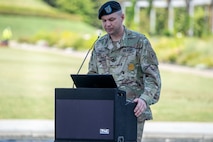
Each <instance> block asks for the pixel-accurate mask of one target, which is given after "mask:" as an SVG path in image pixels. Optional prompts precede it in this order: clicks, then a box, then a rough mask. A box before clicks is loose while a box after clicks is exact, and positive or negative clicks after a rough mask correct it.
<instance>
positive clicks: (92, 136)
mask: <svg viewBox="0 0 213 142" xmlns="http://www.w3.org/2000/svg"><path fill="white" fill-rule="evenodd" d="M135 105H136V104H135V103H132V102H126V94H125V92H124V91H121V90H119V89H117V88H55V142H136V141H137V118H136V117H135V115H134V112H133V110H134V108H135Z"/></svg>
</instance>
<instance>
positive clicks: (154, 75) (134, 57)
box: [88, 1, 161, 142]
mask: <svg viewBox="0 0 213 142" xmlns="http://www.w3.org/2000/svg"><path fill="white" fill-rule="evenodd" d="M98 18H99V19H100V20H101V21H102V26H103V28H104V30H105V31H106V32H107V34H106V35H104V36H103V37H101V38H100V39H99V40H98V41H97V42H96V43H95V45H94V49H93V51H92V55H91V59H90V62H89V71H88V73H89V74H112V75H113V77H114V79H115V81H116V84H117V86H118V88H119V89H120V90H124V91H126V98H127V101H133V102H135V103H137V105H136V107H135V109H134V114H135V116H136V117H137V120H138V123H137V142H141V140H142V134H143V128H144V123H145V120H150V119H152V112H151V109H150V105H152V104H155V103H156V102H158V100H159V97H160V90H161V78H160V72H159V69H158V60H157V57H156V54H155V52H154V50H153V49H152V46H151V44H150V42H149V40H148V39H147V38H146V37H145V35H143V34H140V33H137V32H134V31H131V30H129V29H127V28H126V27H125V26H124V25H123V20H124V14H123V12H122V9H121V6H120V4H119V3H118V2H116V1H108V2H106V3H105V4H103V5H102V6H101V7H100V9H99V13H98Z"/></svg>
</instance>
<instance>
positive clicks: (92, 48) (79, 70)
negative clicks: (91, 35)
mask: <svg viewBox="0 0 213 142" xmlns="http://www.w3.org/2000/svg"><path fill="white" fill-rule="evenodd" d="M100 37H101V33H99V35H98V37H97V39H96V40H95V41H94V42H93V44H92V46H91V47H90V48H89V50H88V51H87V54H86V56H85V57H84V60H83V62H82V63H81V66H80V68H79V69H78V72H77V74H79V72H80V71H81V68H82V67H83V65H84V62H85V61H86V59H87V56H88V55H89V52H90V51H91V50H92V49H93V47H94V45H95V43H96V41H97V40H98V39H99V38H100ZM72 88H74V82H73V86H72Z"/></svg>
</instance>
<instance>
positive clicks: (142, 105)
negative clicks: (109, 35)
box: [134, 98, 147, 117]
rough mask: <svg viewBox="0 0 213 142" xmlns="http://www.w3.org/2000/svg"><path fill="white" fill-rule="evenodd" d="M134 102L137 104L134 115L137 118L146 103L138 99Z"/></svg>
mask: <svg viewBox="0 0 213 142" xmlns="http://www.w3.org/2000/svg"><path fill="white" fill-rule="evenodd" d="M134 102H135V103H137V105H136V107H135V109H134V113H135V116H136V117H139V116H140V115H141V114H142V113H143V112H144V111H145V109H146V107H147V106H146V102H145V101H144V100H142V99H140V98H136V99H134Z"/></svg>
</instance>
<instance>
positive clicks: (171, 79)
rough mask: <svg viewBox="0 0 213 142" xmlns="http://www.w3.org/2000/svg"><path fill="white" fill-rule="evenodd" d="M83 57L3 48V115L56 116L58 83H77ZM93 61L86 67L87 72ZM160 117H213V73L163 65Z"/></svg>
mask: <svg viewBox="0 0 213 142" xmlns="http://www.w3.org/2000/svg"><path fill="white" fill-rule="evenodd" d="M82 58H83V57H79V58H77V57H73V56H71V55H65V54H60V53H53V52H36V51H28V50H21V49H12V48H0V69H1V70H0V78H1V79H0V84H1V87H0V114H1V115H0V119H11V118H18V119H22V118H24V119H26V118H28V119H53V118H54V89H55V88H71V87H72V85H73V84H72V80H71V78H70V76H69V75H70V74H72V73H74V74H75V73H76V72H77V70H78V68H79V66H80V64H81V62H82V60H83V59H82ZM87 63H88V60H87V61H86V63H85V65H84V66H83V68H82V71H81V73H86V72H87ZM161 77H162V92H161V98H160V101H159V102H158V103H157V104H156V105H153V106H152V110H153V114H154V121H204V122H212V121H213V110H212V108H213V93H212V84H213V78H207V77H201V76H196V75H192V74H185V73H174V72H169V71H165V70H161Z"/></svg>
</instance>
